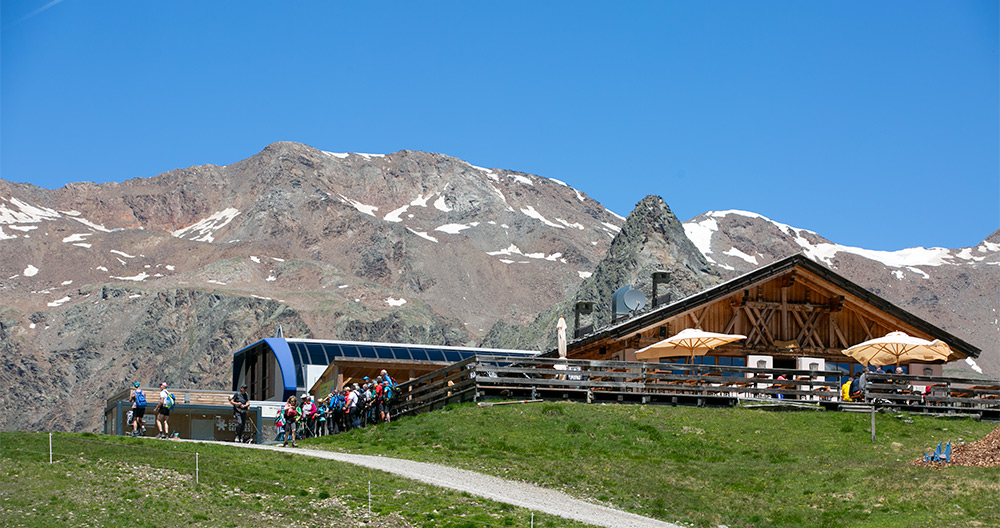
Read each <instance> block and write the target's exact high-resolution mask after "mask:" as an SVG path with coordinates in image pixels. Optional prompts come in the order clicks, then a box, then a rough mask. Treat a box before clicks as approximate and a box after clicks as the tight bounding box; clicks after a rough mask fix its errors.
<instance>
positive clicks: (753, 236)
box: [684, 211, 1000, 379]
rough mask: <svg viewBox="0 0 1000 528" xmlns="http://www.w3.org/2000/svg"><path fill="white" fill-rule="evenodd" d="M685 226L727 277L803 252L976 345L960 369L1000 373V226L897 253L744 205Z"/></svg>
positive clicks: (711, 260)
mask: <svg viewBox="0 0 1000 528" xmlns="http://www.w3.org/2000/svg"><path fill="white" fill-rule="evenodd" d="M684 230H685V232H686V233H687V236H688V238H690V239H691V240H692V241H693V242H694V244H695V245H696V246H698V249H699V250H700V251H701V253H702V254H704V255H705V257H706V258H707V259H709V261H710V262H711V263H712V264H713V266H714V267H715V268H716V269H718V270H719V271H720V273H721V274H722V275H723V277H725V278H727V279H728V278H731V277H734V276H736V275H739V274H742V273H745V272H747V271H750V270H752V269H755V268H757V267H759V266H763V265H766V264H770V263H771V262H773V261H775V260H778V259H781V258H784V257H786V256H788V255H792V254H795V253H799V252H802V253H804V254H805V255H807V256H808V257H810V258H812V259H813V260H815V261H817V262H820V263H822V264H824V265H826V266H828V267H830V269H832V270H834V271H836V272H837V273H839V274H841V275H843V276H844V277H846V278H848V279H850V280H851V281H853V282H855V283H857V284H858V285H860V286H862V287H864V288H866V289H868V290H870V291H872V292H874V293H876V294H878V295H879V296H881V297H883V298H884V299H886V300H888V301H890V302H892V303H893V304H896V305H897V306H899V307H901V308H903V309H905V310H907V311H909V312H911V313H913V314H914V315H917V316H919V317H922V318H924V319H927V320H928V321H931V322H933V323H934V324H935V325H937V326H939V327H940V328H942V329H944V330H947V331H949V332H951V333H954V334H955V335H957V336H961V337H962V338H963V339H965V340H967V341H968V342H969V343H971V344H973V345H975V346H977V347H979V348H980V349H981V350H982V355H981V356H980V358H979V359H977V360H975V361H969V362H968V363H967V364H966V369H967V372H965V373H969V372H973V371H975V372H977V373H985V374H987V375H989V376H990V377H992V378H994V379H995V378H1000V320H998V317H1000V315H998V311H1000V230H998V231H996V232H994V233H993V234H991V235H990V236H988V237H987V238H986V239H985V240H984V241H983V242H982V243H980V244H979V245H977V246H975V247H968V248H959V249H946V248H909V249H903V250H900V251H874V250H868V249H861V248H856V247H850V246H843V245H839V244H836V243H833V242H831V241H829V240H827V239H825V238H823V237H821V236H819V235H818V234H816V233H814V232H812V231H808V230H805V229H799V228H795V227H791V226H788V225H785V224H782V223H779V222H775V221H773V220H771V219H769V218H766V217H764V216H761V215H759V214H756V213H750V212H746V211H721V212H709V213H705V214H703V215H699V216H697V217H695V218H693V219H691V220H689V221H687V222H685V223H684Z"/></svg>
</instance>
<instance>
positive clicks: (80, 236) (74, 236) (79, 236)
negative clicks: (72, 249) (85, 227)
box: [62, 233, 93, 244]
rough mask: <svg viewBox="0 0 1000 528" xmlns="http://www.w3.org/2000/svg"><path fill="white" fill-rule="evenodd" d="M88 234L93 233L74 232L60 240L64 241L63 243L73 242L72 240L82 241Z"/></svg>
mask: <svg viewBox="0 0 1000 528" xmlns="http://www.w3.org/2000/svg"><path fill="white" fill-rule="evenodd" d="M90 235H93V233H76V234H72V235H70V236H68V237H66V238H64V239H62V241H63V242H65V243H67V244H70V243H73V242H83V241H84V240H86V239H87V237H89V236H90Z"/></svg>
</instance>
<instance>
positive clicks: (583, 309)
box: [573, 302, 594, 339]
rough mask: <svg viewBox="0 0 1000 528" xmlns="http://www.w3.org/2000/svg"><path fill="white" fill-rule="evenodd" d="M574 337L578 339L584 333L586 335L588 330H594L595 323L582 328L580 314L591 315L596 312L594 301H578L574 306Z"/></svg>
mask: <svg viewBox="0 0 1000 528" xmlns="http://www.w3.org/2000/svg"><path fill="white" fill-rule="evenodd" d="M573 312H574V314H573V338H574V339H576V338H578V337H580V336H582V335H586V334H587V332H589V331H590V330H593V328H594V325H593V323H591V324H590V325H588V326H587V327H585V328H580V316H581V315H589V314H592V313H594V303H592V302H578V303H576V306H575V307H574V308H573Z"/></svg>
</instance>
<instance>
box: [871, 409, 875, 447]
mask: <svg viewBox="0 0 1000 528" xmlns="http://www.w3.org/2000/svg"><path fill="white" fill-rule="evenodd" d="M872 443H873V444H874V443H875V402H872Z"/></svg>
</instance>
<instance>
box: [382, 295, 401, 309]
mask: <svg viewBox="0 0 1000 528" xmlns="http://www.w3.org/2000/svg"><path fill="white" fill-rule="evenodd" d="M385 303H386V304H388V305H389V306H393V307H397V306H403V305H404V304H406V299H402V298H400V299H393V298H392V297H389V298H388V299H386V300H385Z"/></svg>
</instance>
